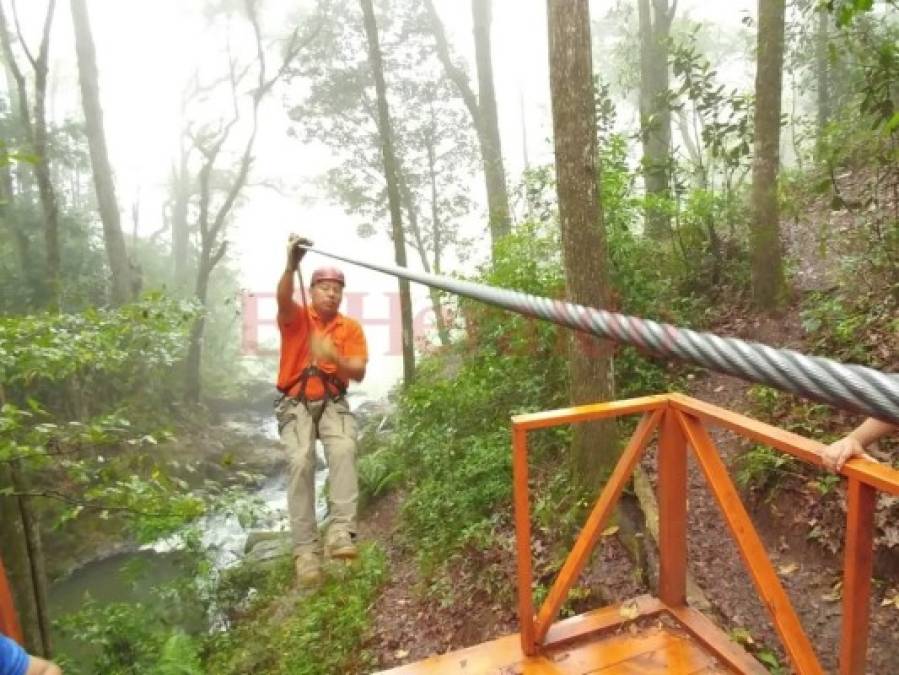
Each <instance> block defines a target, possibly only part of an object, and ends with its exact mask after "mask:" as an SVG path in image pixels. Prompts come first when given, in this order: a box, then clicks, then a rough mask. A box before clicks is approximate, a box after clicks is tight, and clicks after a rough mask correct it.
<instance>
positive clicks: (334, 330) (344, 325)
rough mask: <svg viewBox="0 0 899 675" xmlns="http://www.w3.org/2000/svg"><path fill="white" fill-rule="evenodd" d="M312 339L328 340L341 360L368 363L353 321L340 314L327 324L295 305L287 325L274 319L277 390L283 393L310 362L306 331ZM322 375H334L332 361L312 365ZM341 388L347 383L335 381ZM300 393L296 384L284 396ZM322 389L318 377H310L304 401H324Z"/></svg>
mask: <svg viewBox="0 0 899 675" xmlns="http://www.w3.org/2000/svg"><path fill="white" fill-rule="evenodd" d="M310 322H311V328H312V331H314V333H315V334H316V335H319V336H322V337H325V336H327V337H328V338H330V339H331V341H332V342H333V343H334V346H335V347H336V348H337V352H338V353H339V354H340V355H341V356H343V357H344V358H361V359H365V360H368V348H367V347H366V344H365V334H364V333H363V332H362V326H360V325H359V322H358V321H356V320H355V319H351V318H350V317H348V316H344V315H343V314H341V313H340V312H338V313H337V315H336V316H335V317H334V318H333V319H331V321H330V322H328V323H327V324H326V323H325V322H324V321H323V320H322V318H321V317H320V316H319V315H318V312H316V311H315V309H314V308H312V307H310V308H309V311H308V313H307V312H304V311H303V308H302V307H300V306H299V305H296V304H295V305H294V312H293V316H291V317H290V318H289V319H288V320H287V321H282V320H281V318H280V317H279V318H278V330H279V331H280V332H281V365H280V367H279V368H278V388H279V389H283V388H284V387H286V386H287V385H289V384H290V383H291V382H293V381H294V380H296V379H297V378H298V377H299V376H300V373H301V372H302V371H303V369H304V368H306V367H307V366H309V365H310V364H311V362H312V354H311V353H310V351H309V338H310V336H311V334H310V331H309V328H310ZM315 365H316V366H318V367H319V368H320V369H321V370H323V371H325V372H326V373H333V374H336V373H337V364H336V363H334V362H333V361H319V362H318V363H316V364H315ZM339 379H340V380H341V381H342V382H343V384H344V386H346V385H348V384H349V382H348V381H347V380H345V379H344V378H342V377H341V378H339ZM299 393H300V384H299V383H297V384H296V385H294V386H293V388H292V389H291V390H290V391H289V392H288V394H289V395H290V396H297V395H298V394H299ZM324 396H325V389H324V385H323V383H322V381H321V378H319V377H310V378H309V379H308V380H307V384H306V398H308V399H309V400H312V401H315V400H318V399H320V398H324Z"/></svg>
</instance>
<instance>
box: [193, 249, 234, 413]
mask: <svg viewBox="0 0 899 675" xmlns="http://www.w3.org/2000/svg"><path fill="white" fill-rule="evenodd" d="M220 251H221V252H220V253H217V254H216V257H217V260H213V258H212V256H211V254H210V248H209V247H204V249H203V250H202V251H201V252H200V261H199V269H198V270H197V284H196V287H195V298H196V299H197V300H198V301H199V303H200V306H201V307H202V308H203V313H201V314H200V315H199V316H198V317H197V319H196V320H195V321H194V325H193V326H192V327H191V329H190V342H189V343H188V349H187V360H186V362H185V366H186V371H187V375H186V379H185V396H186V397H187V400H188V401H190V402H191V403H199V401H200V389H201V382H202V373H201V365H202V358H203V340H204V338H205V336H206V314H205V311H206V303H207V300H208V299H209V279H210V277H211V276H212V270H213V269H214V268H215V265H216V264H217V263H218V261H219V260H221V258H222V256H223V255H224V252H225V248H224V246H223V247H222V248H221V249H220Z"/></svg>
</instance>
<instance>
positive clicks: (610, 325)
mask: <svg viewBox="0 0 899 675" xmlns="http://www.w3.org/2000/svg"><path fill="white" fill-rule="evenodd" d="M308 250H310V251H315V252H316V253H319V254H321V255H325V256H328V257H330V258H335V259H337V260H342V261H344V262H347V263H350V264H353V265H359V266H361V267H366V268H368V269H371V270H375V271H378V272H383V273H384V274H389V275H392V276H396V277H400V278H402V279H407V280H409V281H414V282H417V283H420V284H424V285H426V286H430V287H433V288H438V289H440V290H443V291H447V292H449V293H453V294H456V295H462V296H465V297H468V298H472V299H474V300H479V301H481V302H484V303H487V304H490V305H494V306H496V307H501V308H503V309H507V310H510V311H513V312H517V313H519V314H524V315H525V316H532V317H535V318H538V319H544V320H547V321H551V322H553V323H556V324H558V325H560V326H566V327H568V328H573V329H575V330H579V331H583V332H586V333H591V334H592V335H595V336H597V337H600V338H604V339H608V340H612V341H614V342H617V343H621V344H627V345H630V346H633V347H636V348H638V349H640V350H642V351H645V352H648V353H651V354H653V355H655V356H661V357H665V358H675V359H678V360H680V361H685V362H687V363H691V364H694V365H698V366H702V367H704V368H708V369H709V370H714V371H716V372H719V373H725V374H727V375H734V376H736V377H739V378H741V379H744V380H748V381H750V382H756V383H759V384H765V385H769V386H772V387H775V388H777V389H781V390H783V391H788V392H792V393H794V394H800V395H802V396H805V397H807V398H810V399H813V400H816V401H820V402H822V403H828V404H830V405H833V406H836V407H837V408H842V409H845V410H851V411H854V412H859V413H864V414H866V415H869V416H871V417H876V418H877V419H881V420H884V421H887V422H892V423H894V424H899V375H895V374H892V373H882V372H880V371H877V370H874V369H873V368H868V367H865V366H860V365H854V364H844V363H839V362H838V361H833V360H831V359H827V358H822V357H818V356H807V355H805V354H801V353H799V352H797V351H794V350H791V349H775V348H773V347H769V346H768V345H764V344H761V343H759V342H750V341H747V340H740V339H738V338H729V337H721V336H718V335H715V334H713V333H705V332H699V331H694V330H690V329H689V328H678V327H676V326H673V325H671V324H666V323H659V322H657V321H652V320H650V319H642V318H640V317H636V316H629V315H626V314H619V313H616V312H609V311H607V310H603V309H596V308H593V307H586V306H584V305H578V304H575V303H570V302H564V301H562V300H551V299H549V298H544V297H540V296H536V295H531V294H529V293H522V292H520V291H512V290H508V289H503V288H496V287H493V286H488V285H486V284H479V283H475V282H471V281H462V280H460V279H452V278H450V277H445V276H440V275H436V274H429V273H426V272H417V271H414V270H409V269H406V268H403V267H397V266H394V265H387V264H383V263H374V262H370V261H363V260H356V259H354V258H350V257H348V256H346V255H342V254H338V253H333V252H330V251H325V250H322V249H319V248H316V247H313V246H310V247H308Z"/></svg>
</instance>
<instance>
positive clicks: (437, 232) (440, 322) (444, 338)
mask: <svg viewBox="0 0 899 675" xmlns="http://www.w3.org/2000/svg"><path fill="white" fill-rule="evenodd" d="M431 121H432V123H433V121H434V119H433V107H432V109H431ZM427 151H428V178H429V180H430V184H431V239H432V240H433V248H434V274H440V273H441V271H440V259H441V255H442V253H443V241H442V236H441V235H442V234H443V225H442V223H441V220H440V209H439V208H437V200H438V198H439V192H438V190H437V157H436V154H435V148H434V143H433V140H430V141H429V142H428V144H427ZM429 292H430V294H431V304H432V305H433V306H434V320H435V321H436V323H437V335H438V336H439V337H440V344H442V345H443V346H446V345H448V344H449V341H450V340H449V327H448V326H447V325H446V317H444V316H443V303H442V302H441V300H440V291H438V290H437V289H436V288H429Z"/></svg>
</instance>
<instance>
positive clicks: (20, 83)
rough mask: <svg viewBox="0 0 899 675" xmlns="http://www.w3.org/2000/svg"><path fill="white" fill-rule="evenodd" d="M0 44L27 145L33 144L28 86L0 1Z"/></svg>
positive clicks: (0, 0)
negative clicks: (10, 77)
mask: <svg viewBox="0 0 899 675" xmlns="http://www.w3.org/2000/svg"><path fill="white" fill-rule="evenodd" d="M0 42H2V46H3V56H4V60H5V61H6V65H7V66H8V67H9V70H10V72H11V73H12V76H13V79H14V80H15V81H16V89H17V90H18V92H19V116H20V117H21V118H22V125H23V126H24V128H25V134H26V135H27V136H28V138H27V141H28V143H29V144H31V145H33V144H34V131H33V128H32V126H31V109H30V107H29V105H28V86H27V83H26V81H25V75H24V74H23V73H22V69H21V68H19V63H18V61H16V57H15V54H14V53H13V50H12V41H11V40H10V32H9V23H8V22H7V20H6V11H5V10H4V9H3V2H2V0H0Z"/></svg>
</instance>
